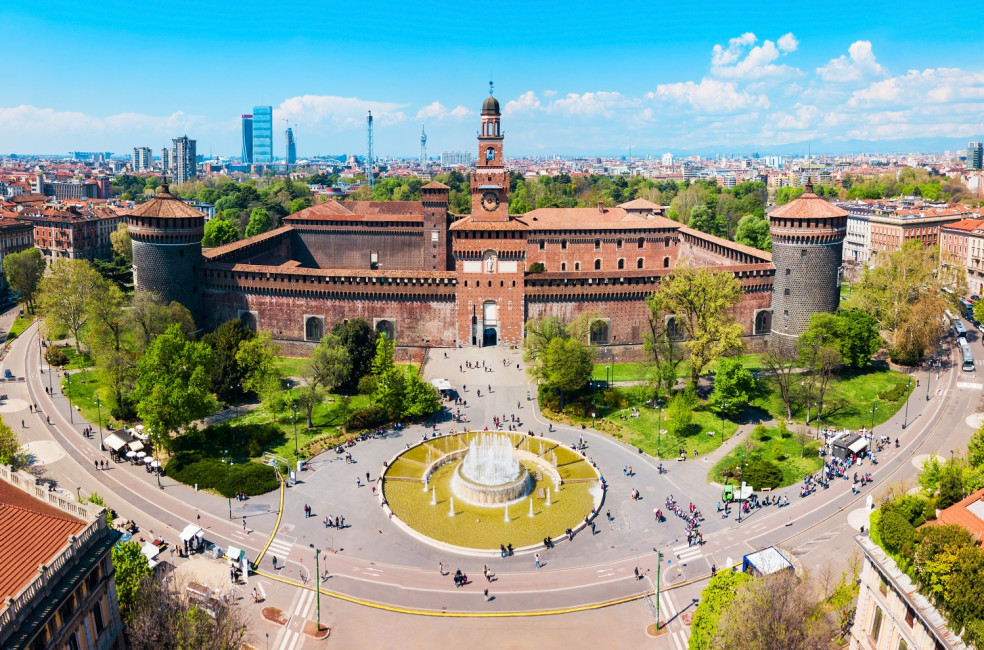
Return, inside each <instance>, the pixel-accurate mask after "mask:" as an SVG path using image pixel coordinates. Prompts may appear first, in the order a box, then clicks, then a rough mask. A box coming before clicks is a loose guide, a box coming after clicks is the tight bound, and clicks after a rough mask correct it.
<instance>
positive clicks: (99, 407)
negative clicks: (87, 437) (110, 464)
mask: <svg viewBox="0 0 984 650" xmlns="http://www.w3.org/2000/svg"><path fill="white" fill-rule="evenodd" d="M96 413H98V414H99V450H100V451H106V447H105V445H103V417H102V401H101V400H100V399H99V396H98V395H96Z"/></svg>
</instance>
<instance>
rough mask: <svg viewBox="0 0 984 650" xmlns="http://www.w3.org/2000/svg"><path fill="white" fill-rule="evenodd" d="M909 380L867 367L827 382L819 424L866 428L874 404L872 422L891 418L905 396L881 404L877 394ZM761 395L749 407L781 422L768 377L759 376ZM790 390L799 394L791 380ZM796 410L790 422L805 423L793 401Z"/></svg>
mask: <svg viewBox="0 0 984 650" xmlns="http://www.w3.org/2000/svg"><path fill="white" fill-rule="evenodd" d="M907 381H909V376H908V375H906V374H904V373H901V372H896V371H894V370H886V369H880V368H869V369H867V370H865V371H861V372H854V373H845V374H844V375H838V376H835V377H834V378H832V379H831V381H830V387H829V388H828V389H827V394H826V395H825V396H824V405H823V414H822V422H823V424H825V425H830V426H833V427H837V428H845V429H860V428H861V427H862V426H865V427H870V426H871V422H872V414H871V407H872V405H873V404H874V405H875V413H874V423H875V425H876V426H877V425H879V424H881V423H882V422H885V421H886V420H888V419H889V418H890V417H892V416H893V415H895V413H897V412H898V410H899V409H900V408H902V407H903V406H904V405H905V398H906V395H903V396H902V397H901V398H900V399H898V400H895V401H885V400H881V399H879V398H878V394H879V393H881V392H882V391H884V390H886V389H887V388H891V387H892V386H893V385H895V384H905V383H906V382H907ZM758 384H759V388H760V389H761V391H762V395H761V396H760V397H757V398H756V399H754V400H752V404H754V405H755V406H758V407H759V408H761V409H763V410H765V411H768V412H769V413H771V414H772V415H773V417H775V418H776V419H785V417H786V409H785V406H783V403H782V399H781V398H780V397H779V391H778V390H777V389H776V387H775V380H773V379H772V378H771V377H761V378H760V379H759V381H758ZM915 385H916V383H915V381H913V382H912V385H911V386H910V387H909V390H908V393H911V392H912V390H913V389H914V388H915ZM794 389H795V390H796V391H797V392H799V391H802V387H801V385H800V384H799V383H798V382H795V380H794ZM793 402H794V404H797V408H795V409H794V410H793V420H795V421H797V422H805V420H806V407H805V406H803V405H802V402H803V400H802V399H796V398H794V400H793ZM815 416H816V413H815V412H811V414H810V417H811V418H815Z"/></svg>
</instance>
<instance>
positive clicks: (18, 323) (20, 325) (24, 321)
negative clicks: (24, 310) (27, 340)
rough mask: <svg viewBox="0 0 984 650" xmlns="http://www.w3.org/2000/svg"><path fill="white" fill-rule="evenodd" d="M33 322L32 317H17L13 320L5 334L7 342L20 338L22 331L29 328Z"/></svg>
mask: <svg viewBox="0 0 984 650" xmlns="http://www.w3.org/2000/svg"><path fill="white" fill-rule="evenodd" d="M33 322H34V318H33V317H32V316H18V317H17V318H15V319H14V324H13V325H11V326H10V331H9V332H8V333H7V340H8V341H13V340H14V339H15V338H17V337H18V336H20V335H21V334H22V333H23V332H24V330H26V329H27V328H28V327H30V326H31V323H33Z"/></svg>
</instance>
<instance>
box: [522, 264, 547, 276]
mask: <svg viewBox="0 0 984 650" xmlns="http://www.w3.org/2000/svg"><path fill="white" fill-rule="evenodd" d="M545 269H546V267H545V266H543V263H542V262H533V263H532V264H530V267H529V268H528V269H527V271H529V272H530V273H543V271H544V270H545Z"/></svg>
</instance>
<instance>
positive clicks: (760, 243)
mask: <svg viewBox="0 0 984 650" xmlns="http://www.w3.org/2000/svg"><path fill="white" fill-rule="evenodd" d="M735 242H737V243H739V244H744V245H745V246H751V247H753V248H757V249H759V250H763V251H771V250H772V237H771V235H770V234H769V220H768V219H765V218H762V217H757V216H755V215H754V214H749V215H745V216H744V217H742V218H741V219H740V220H739V221H738V228H737V229H736V230H735Z"/></svg>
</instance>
